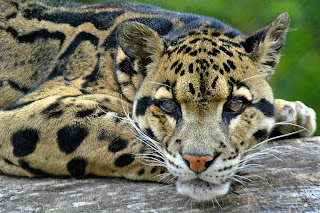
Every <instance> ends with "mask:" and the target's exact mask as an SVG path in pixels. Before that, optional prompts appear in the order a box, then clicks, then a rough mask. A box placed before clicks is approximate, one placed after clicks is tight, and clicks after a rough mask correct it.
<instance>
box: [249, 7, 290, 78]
mask: <svg viewBox="0 0 320 213" xmlns="http://www.w3.org/2000/svg"><path fill="white" fill-rule="evenodd" d="M289 26H290V18H289V15H288V13H282V14H280V15H279V16H278V17H277V18H276V19H275V20H274V21H273V22H272V23H271V24H270V25H269V26H267V27H265V28H263V29H261V30H259V31H258V32H256V33H254V34H253V35H252V36H249V37H248V38H247V39H246V40H245V42H244V43H243V47H244V48H245V50H246V52H247V53H249V55H250V58H251V59H252V60H253V62H254V63H255V65H256V67H257V69H258V71H259V72H260V73H261V74H262V75H264V76H265V77H266V79H267V80H269V79H270V78H271V76H272V75H273V73H274V69H275V67H276V65H277V64H278V62H279V59H280V49H281V48H282V47H283V45H284V42H285V39H286V35H287V32H288V30H289Z"/></svg>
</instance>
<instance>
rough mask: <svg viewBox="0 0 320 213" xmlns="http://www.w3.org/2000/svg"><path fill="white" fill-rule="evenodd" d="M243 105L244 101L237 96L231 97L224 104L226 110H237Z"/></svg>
mask: <svg viewBox="0 0 320 213" xmlns="http://www.w3.org/2000/svg"><path fill="white" fill-rule="evenodd" d="M244 107H245V102H244V100H242V99H239V98H232V99H231V100H229V101H228V102H227V104H226V107H225V110H226V111H227V112H238V111H240V110H242V109H243V108H244Z"/></svg>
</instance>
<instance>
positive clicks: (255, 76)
mask: <svg viewBox="0 0 320 213" xmlns="http://www.w3.org/2000/svg"><path fill="white" fill-rule="evenodd" d="M267 75H268V74H259V75H254V76H250V77H248V78H245V79H243V80H242V81H240V82H239V83H242V82H244V81H247V80H249V79H252V78H257V77H261V76H267Z"/></svg>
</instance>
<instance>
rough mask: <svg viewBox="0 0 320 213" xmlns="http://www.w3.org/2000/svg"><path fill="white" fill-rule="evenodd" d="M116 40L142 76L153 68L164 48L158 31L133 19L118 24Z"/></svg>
mask: <svg viewBox="0 0 320 213" xmlns="http://www.w3.org/2000/svg"><path fill="white" fill-rule="evenodd" d="M117 41H118V43H119V45H120V47H121V48H122V50H123V52H124V53H125V54H126V55H127V56H128V57H129V58H131V59H132V61H133V64H134V68H135V70H136V71H137V72H139V73H140V74H141V75H143V76H146V75H147V73H148V72H149V71H150V70H153V69H155V67H156V65H157V63H158V61H159V59H160V56H161V55H162V54H163V52H164V48H165V46H164V41H163V39H162V38H161V37H160V36H159V35H158V33H156V32H155V31H154V30H152V29H150V28H149V27H147V26H145V25H143V24H140V23H138V22H134V21H132V22H125V23H123V24H121V25H120V26H119V28H118V31H117Z"/></svg>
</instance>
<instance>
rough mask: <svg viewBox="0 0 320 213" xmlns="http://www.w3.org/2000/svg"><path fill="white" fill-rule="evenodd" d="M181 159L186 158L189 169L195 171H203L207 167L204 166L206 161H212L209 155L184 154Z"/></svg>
mask: <svg viewBox="0 0 320 213" xmlns="http://www.w3.org/2000/svg"><path fill="white" fill-rule="evenodd" d="M183 159H185V160H186V162H187V164H188V165H189V167H190V169H191V170H192V171H194V172H196V173H200V172H203V171H205V170H206V169H207V168H208V166H206V163H208V162H211V161H213V157H212V156H210V155H205V156H199V155H190V154H184V155H183Z"/></svg>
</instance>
